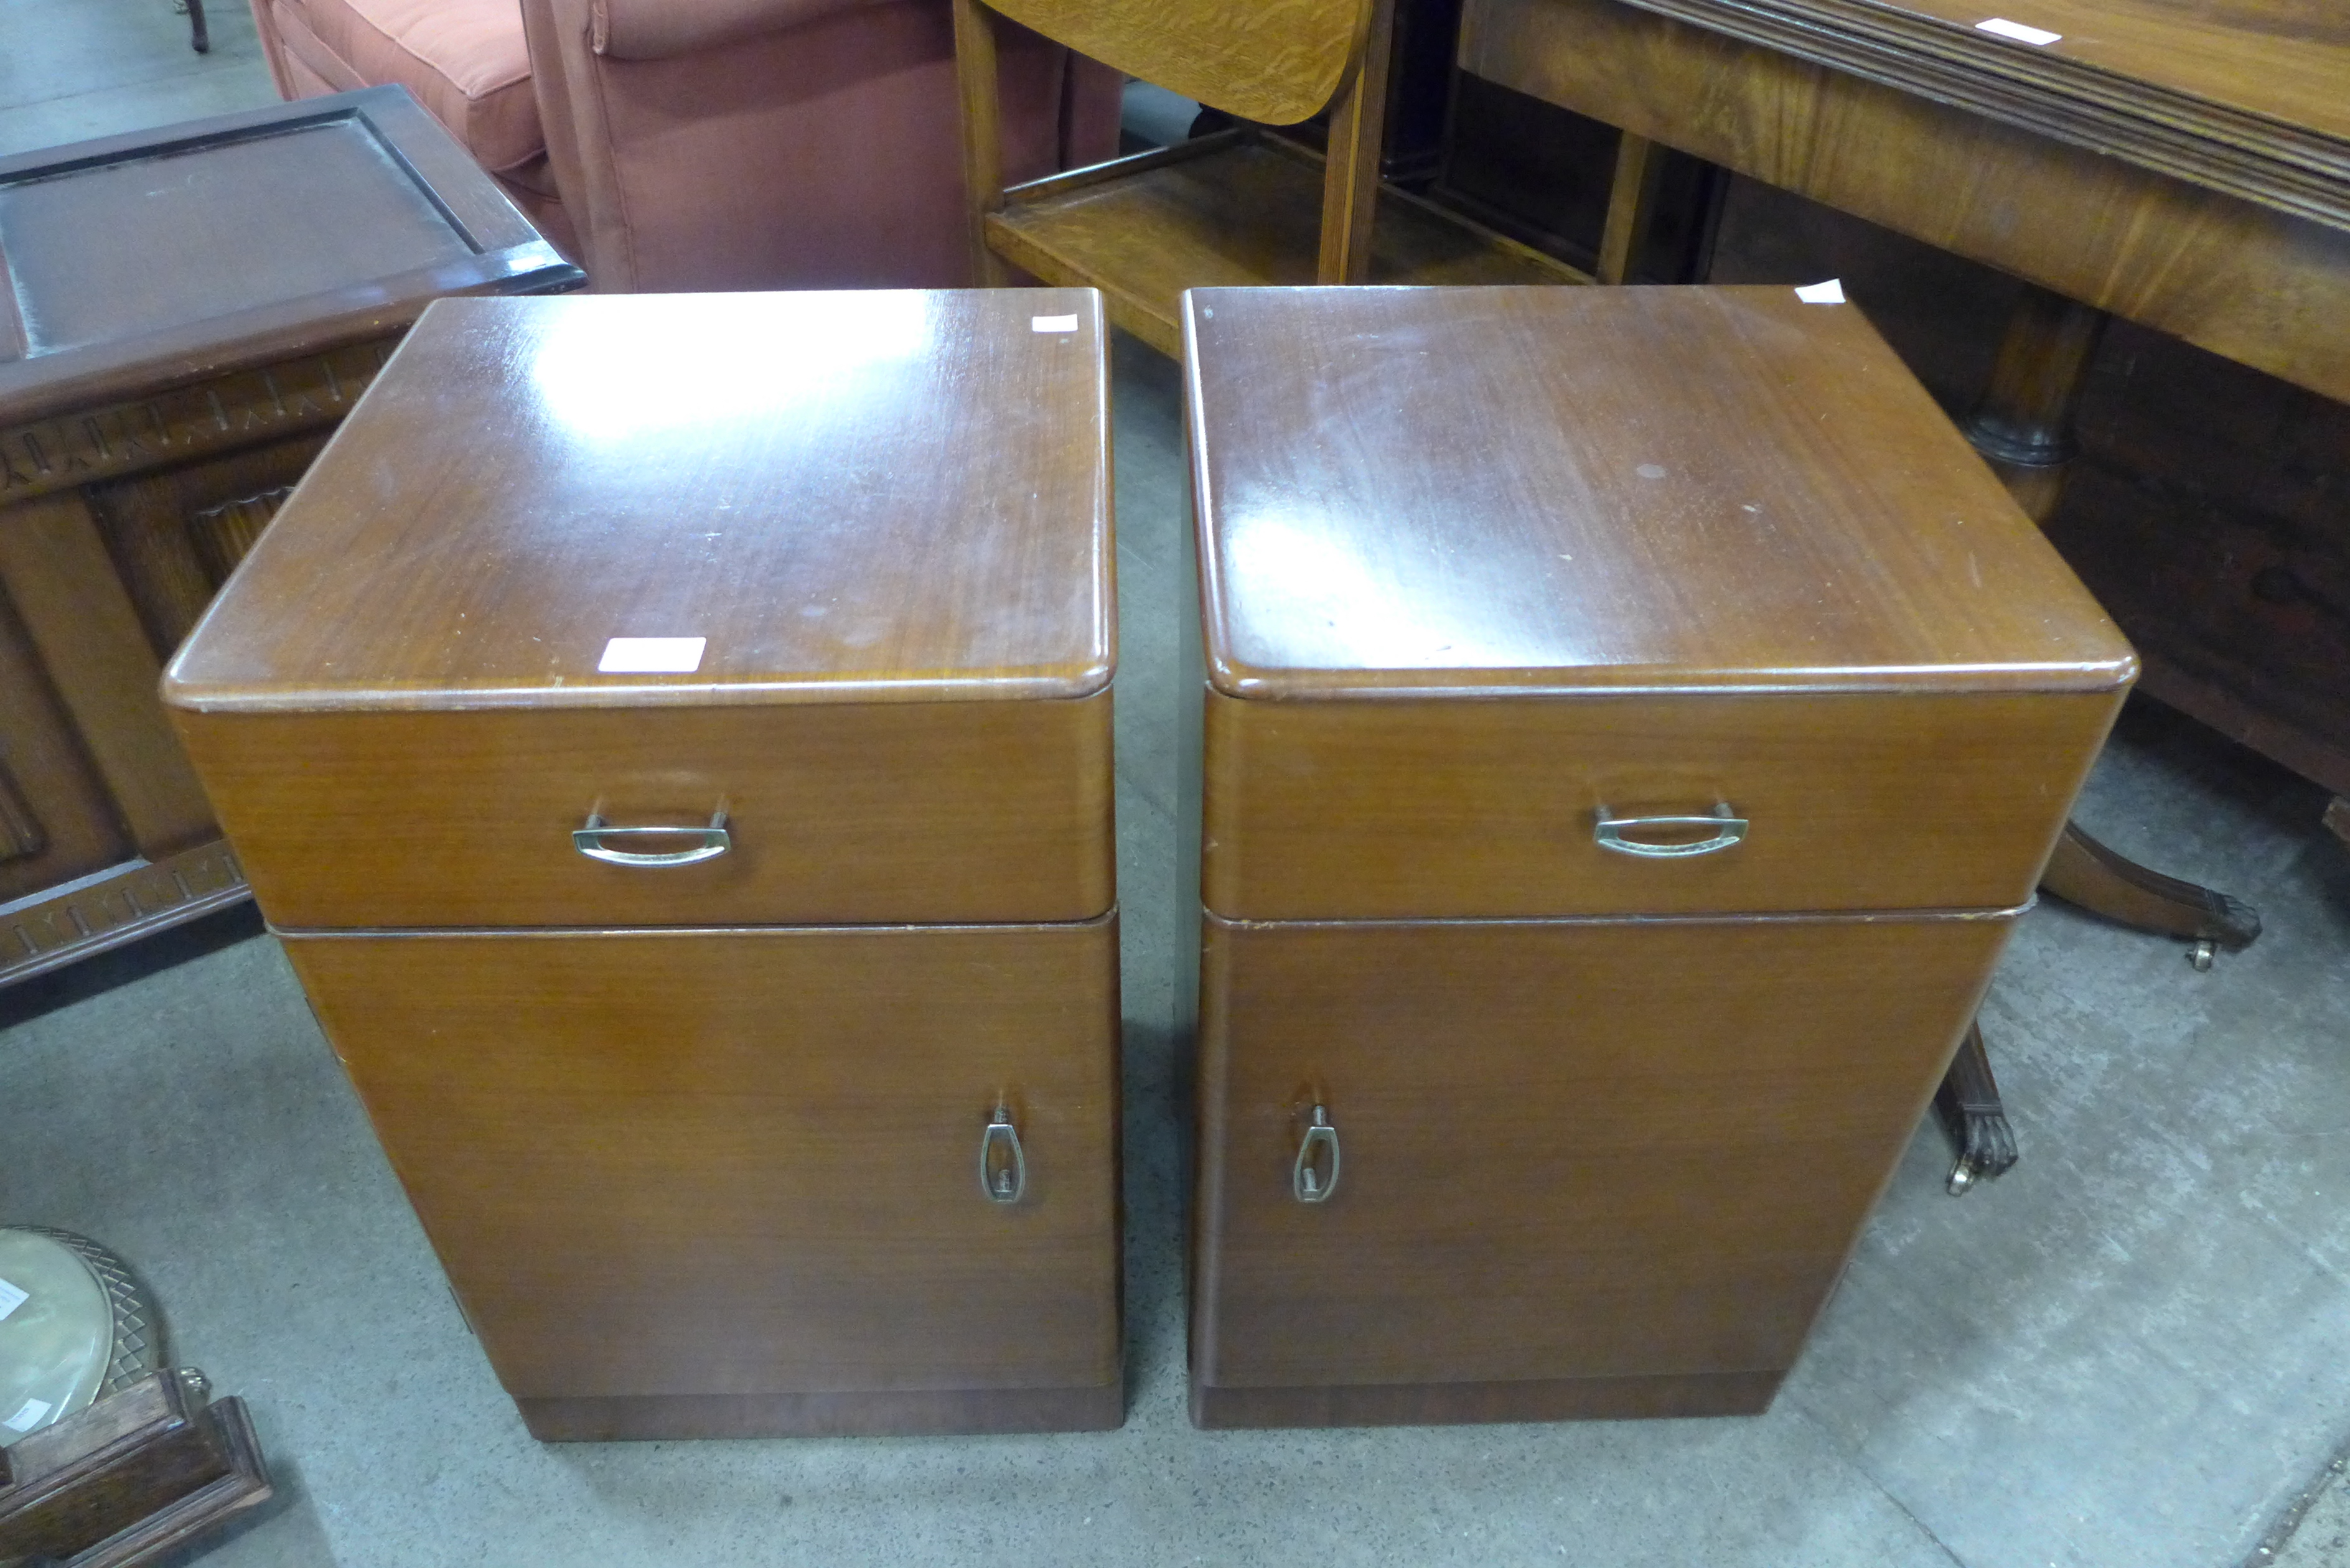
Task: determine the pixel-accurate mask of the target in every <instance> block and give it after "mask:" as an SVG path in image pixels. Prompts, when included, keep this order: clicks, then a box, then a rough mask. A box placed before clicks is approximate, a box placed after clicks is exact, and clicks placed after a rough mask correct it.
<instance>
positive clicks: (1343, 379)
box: [1185, 287, 2135, 699]
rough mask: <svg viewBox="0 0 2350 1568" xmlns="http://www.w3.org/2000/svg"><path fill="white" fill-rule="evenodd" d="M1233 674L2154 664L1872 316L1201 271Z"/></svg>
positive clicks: (1195, 399)
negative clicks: (1248, 285)
mask: <svg viewBox="0 0 2350 1568" xmlns="http://www.w3.org/2000/svg"><path fill="white" fill-rule="evenodd" d="M1185 335H1186V353H1185V366H1186V374H1187V378H1188V381H1189V406H1190V414H1191V441H1192V449H1193V450H1192V472H1193V478H1194V489H1195V493H1196V496H1197V506H1198V511H1199V516H1200V519H1201V540H1202V547H1201V550H1202V553H1201V561H1202V572H1203V581H1202V584H1201V590H1202V597H1203V600H1204V607H1205V616H1206V631H1207V652H1208V659H1209V664H1210V669H1211V674H1212V679H1213V680H1214V683H1215V685H1216V687H1217V689H1218V690H1219V691H1223V692H1226V693H1228V694H1231V695H1234V696H1241V697H1247V698H1263V699H1289V698H1300V697H1309V696H1314V697H1331V698H1347V699H1353V698H1399V697H1412V696H1421V695H1434V694H1438V693H1443V692H1454V693H1459V694H1462V695H1469V696H1480V697H1495V696H1503V695H1532V694H1544V695H1566V694H1575V693H1594V692H1638V691H1671V692H1691V691H1728V690H1737V691H1753V692H1763V691H1823V692H1825V691H1835V692H1840V693H1849V692H1855V691H2002V690H2004V691H2108V692H2110V691H2115V690H2116V689H2117V688H2119V687H2120V686H2122V685H2123V684H2125V683H2126V681H2127V680H2129V679H2130V677H2131V675H2132V673H2133V672H2134V670H2135V659H2133V657H2132V655H2131V654H2130V652H2129V649H2128V648H2127V645H2126V644H2125V643H2124V642H2123V641H2122V640H2121V638H2120V636H2119V634H2118V633H2117V632H2116V630H2115V629H2114V628H2113V625H2112V623H2111V622H2110V621H2109V620H2107V619H2106V616H2105V615H2104V613H2103V611H2101V610H2100V609H2099V608H2098V607H2097V606H2096V603H2095V601H2094V600H2093V599H2091V598H2090V597H2088V595H2087V593H2086V592H2085V591H2084V590H2083V589H2082V588H2081V587H2080V585H2079V584H2078V582H2076V581H2075V580H2074V577H2073V576H2072V574H2071V573H2070V572H2069V571H2067V570H2066V568H2065V567H2064V563H2063V561H2062V560H2061V558H2059V557H2058V556H2057V555H2056V553H2055V552H2054V550H2053V549H2052V548H2050V546H2049V545H2048V544H2047V542H2046V541H2045V540H2044V539H2043V538H2042V537H2041V535H2040V533H2039V530H2038V529H2037V528H2035V527H2034V526H2033V524H2032V522H2031V520H2030V519H2028V518H2026V517H2025V516H2023V514H2022V513H2021V512H2019V511H2018V510H2017V509H2016V506H2015V504H2014V503H2013V502H2012V500H2011V499H2010V498H2009V497H2008V495H2007V493H2006V492H2005V491H2004V490H2003V489H2002V487H2001V486H2000V485H1999V483H1997V482H1996V481H1995V480H1994V479H1993V478H1992V477H1991V474H1990V473H1989V472H1987V471H1986V470H1985V469H1984V467H1983V464H1982V462H1981V460H1980V459H1979V458H1978V457H1977V456H1976V455H1975V454H1974V452H1972V451H1971V450H1970V448H1969V447H1968V446H1967V444H1966V442H1965V441H1964V440H1963V439H1961V438H1960V435H1959V433H1958V431H1955V430H1954V429H1953V428H1952V427H1951V426H1950V421H1948V419H1946V418H1945V417H1944V416H1943V414H1942V413H1941V411H1940V410H1939V409H1938V408H1937V407H1936V406H1935V405H1934V402H1933V400H1931V399H1930V398H1929V397H1928V395H1927V394H1926V392H1925V390H1924V389H1923V388H1921V387H1919V386H1918V383H1917V381H1916V379H1914V378H1913V377H1911V376H1910V374H1909V373H1908V371H1907V370H1906V369H1903V367H1902V366H1901V364H1900V361H1899V360H1898V359H1897V358H1895V357H1894V355H1893V352H1892V350H1890V349H1889V348H1887V347H1886V346H1885V344H1884V341H1883V340H1882V339H1881V338H1879V337H1877V334H1876V333H1875V331H1874V330H1872V329H1871V328H1870V327H1869V326H1868V324H1867V321H1866V318H1865V317H1863V316H1862V315H1861V314H1860V312H1859V311H1858V310H1857V309H1856V308H1854V307H1852V306H1819V305H1807V304H1804V303H1803V302H1802V301H1800V300H1798V299H1797V298H1796V297H1795V296H1794V291H1793V290H1791V289H1786V288H1776V287H1754V288H1736V289H1673V288H1653V289H1642V288H1631V289H1605V290H1602V289H1536V288H1529V289H1476V290H1465V289H1464V290H1407V289H1379V290H1348V289H1320V290H1286V291H1276V290H1242V289H1233V290H1211V289H1200V290H1195V291H1194V292H1193V293H1192V294H1191V296H1189V297H1188V299H1187V301H1186V319H1185Z"/></svg>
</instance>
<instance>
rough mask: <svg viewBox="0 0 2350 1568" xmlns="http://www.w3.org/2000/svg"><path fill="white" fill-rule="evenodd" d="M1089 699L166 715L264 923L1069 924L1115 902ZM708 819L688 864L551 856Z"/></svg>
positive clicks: (1101, 738) (1104, 778) (1101, 767)
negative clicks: (591, 839) (612, 832)
mask: <svg viewBox="0 0 2350 1568" xmlns="http://www.w3.org/2000/svg"><path fill="white" fill-rule="evenodd" d="M1110 701H1111V698H1110V694H1109V693H1108V692H1107V691H1105V692H1102V693H1100V694H1098V695H1097V696H1094V697H1090V698H1086V699H1082V700H1077V701H1044V702H919V703H888V702H882V703H872V704H840V703H807V704H784V705H778V706H770V707H762V708H724V707H704V708H687V707H677V706H667V707H661V708H657V709H651V710H645V711H632V710H628V709H611V708H600V709H570V710H561V711H528V710H488V711H469V712H458V713H411V712H379V713H366V712H348V711H346V712H328V713H318V714H304V713H197V712H189V711H177V712H176V713H175V714H174V717H175V718H176V719H177V721H178V722H179V724H180V728H181V733H182V738H183V739H184V740H185V741H186V742H187V746H188V751H189V754H190V755H192V757H193V758H194V759H195V763H196V766H197V768H198V769H199V770H200V771H201V772H202V774H203V778H204V782H205V786H206V788H207V789H208V790H209V791H210V792H211V794H212V798H213V803H214V804H215V805H216V806H217V808H218V810H219V813H220V818H221V823H222V826H224V828H226V830H227V831H228V834H229V836H230V838H231V840H232V841H233V842H234V844H235V845H236V846H237V849H238V853H239V854H240V855H241V856H242V857H243V858H244V863H245V866H246V869H247V872H248V874H249V875H250V876H251V877H252V878H253V883H254V888H255V894H256V896H257V897H258V898H259V899H260V901H261V908H262V911H263V913H265V915H267V916H268V917H269V919H271V920H272V921H274V922H276V924H277V925H279V926H281V927H286V928H291V929H308V928H342V927H368V926H375V927H403V926H418V927H454V926H572V927H577V926H604V925H612V924H621V925H677V926H693V925H730V924H800V923H816V922H827V921H836V920H837V921H845V922H850V923H873V922H884V921H904V920H917V921H936V920H964V919H969V920H1081V919H1091V918H1092V917H1094V916H1096V915H1098V914H1100V913H1101V912H1102V911H1103V910H1105V909H1108V908H1109V907H1110V904H1111V902H1112V901H1113V898H1114V897H1115V894H1114V892H1113V879H1114V877H1115V874H1116V873H1115V869H1114V855H1113V842H1112V831H1111V808H1110V802H1111V776H1112V774H1111V762H1110V743H1111V742H1110V729H1111V724H1110ZM720 810H723V811H724V812H725V813H726V815H727V827H728V831H729V833H730V835H731V836H732V839H733V847H732V848H730V849H729V850H728V851H727V853H726V854H724V855H723V856H721V857H718V858H716V859H713V860H710V861H706V862H703V863H702V864H700V865H695V866H683V867H637V866H612V865H606V864H602V863H599V862H598V861H596V860H592V859H590V858H588V857H586V856H584V855H582V854H580V853H579V852H578V851H577V849H575V848H574V847H573V846H572V840H571V834H572V830H573V829H575V828H578V827H582V826H586V824H587V816H588V815H589V814H590V813H591V812H593V813H596V814H598V815H601V816H603V817H604V818H605V820H606V821H607V822H608V823H611V824H613V825H615V826H675V827H679V828H681V829H693V830H697V831H698V830H700V829H701V828H702V827H704V826H707V825H708V824H709V822H710V819H711V816H712V814H713V813H715V812H718V811H720ZM690 846H691V840H690V839H687V838H683V837H681V838H680V839H678V840H675V841H671V840H667V839H661V840H654V841H650V842H647V843H644V844H640V845H637V846H632V847H634V848H637V849H639V850H650V851H660V850H672V849H682V848H687V847H690Z"/></svg>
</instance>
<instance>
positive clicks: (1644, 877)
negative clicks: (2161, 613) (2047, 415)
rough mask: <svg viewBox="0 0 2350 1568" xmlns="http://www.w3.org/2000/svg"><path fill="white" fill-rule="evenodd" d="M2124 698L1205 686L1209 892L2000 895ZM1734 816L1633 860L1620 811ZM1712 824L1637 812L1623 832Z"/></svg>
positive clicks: (1372, 899) (2004, 898)
mask: <svg viewBox="0 0 2350 1568" xmlns="http://www.w3.org/2000/svg"><path fill="white" fill-rule="evenodd" d="M2121 699H2122V693H2121V692H2119V691H2111V692H2093V693H2085V694H2047V695H2029V696H1997V697H1990V696H1982V697H1969V696H1920V695H1898V696H1896V695H1848V696H1835V697H1819V696H1794V697H1784V696H1763V697H1756V696H1721V697H1661V698H1638V697H1625V698H1608V699H1574V700H1567V699H1561V700H1553V701H1364V702H1344V701H1247V700H1240V699H1233V698H1230V697H1226V696H1223V695H1222V694H1221V693H1218V692H1215V691H1210V692H1209V693H1208V697H1207V715H1206V732H1207V733H1206V755H1205V761H1204V764H1203V766H1204V781H1203V793H1204V796H1205V802H1204V807H1203V813H1204V836H1205V845H1206V847H1205V851H1204V857H1203V866H1202V871H1201V891H1202V895H1203V898H1204V900H1205V902H1206V904H1207V906H1208V908H1210V909H1213V910H1214V911H1216V912H1217V913H1218V914H1220V915H1223V916H1226V917H1229V918H1232V919H1252V920H1284V919H1479V918H1487V919H1507V918H1519V917H1533V918H1541V917H1544V916H1559V915H1614V914H1728V913H1749V912H1755V913H1760V912H1767V911H1799V912H1800V911H1808V910H1833V909H2006V908H2010V907H2012V906H2014V905H2018V904H2021V903H2023V902H2024V901H2025V900H2026V899H2028V898H2030V897H2031V896H2032V889H2033V885H2034V884H2035V883H2036V882H2037V881H2038V879H2039V875H2040V869H2041V867H2042V866H2043V864H2044V863H2045V862H2046V860H2047V857H2048V853H2049V850H2050V849H2051V848H2052V847H2053V846H2054V843H2055V839H2056V835H2057V833H2058V831H2059V830H2060V829H2061V828H2062V827H2063V826H2064V817H2065V815H2066V813H2067V812H2068V811H2069V810H2070V808H2071V806H2072V803H2073V797H2074V794H2075V793H2076V792H2077V791H2078V790H2079V788H2080V785H2081V782H2082V780H2083V779H2084V778H2085V776H2086V775H2087V773H2088V770H2089V766H2090V764H2091V763H2093V762H2094V761H2095V758H2096V754H2097V750H2098V748H2099V746H2100V745H2102V744H2103V743H2104V740H2105V734H2106V730H2107V729H2108V728H2109V727H2110V726H2111V725H2112V722H2113V720H2114V715H2115V714H2116V712H2117V711H2119V708H2120V704H2121ZM1603 805H1604V806H1605V807H1607V810H1608V812H1609V813H1610V814H1611V815H1613V816H1616V817H1619V818H1635V819H1638V818H1653V817H1659V816H1664V817H1694V816H1703V815H1709V814H1711V813H1713V812H1715V811H1716V810H1717V808H1718V807H1720V806H1721V805H1727V806H1728V807H1729V808H1730V812H1731V815H1734V816H1737V817H1740V818H1742V819H1743V820H1744V821H1745V822H1746V824H1747V826H1746V828H1745V834H1744V836H1743V837H1742V839H1740V840H1738V841H1737V842H1736V843H1734V844H1731V845H1730V846H1728V847H1725V848H1721V849H1718V850H1715V851H1713V852H1711V853H1704V854H1697V855H1684V856H1678V857H1646V856H1638V855H1633V854H1627V853H1623V852H1620V851H1617V850H1611V849H1607V848H1603V847H1602V846H1600V845H1599V844H1598V843H1597V842H1596V827H1597V825H1598V824H1597V814H1598V811H1599V809H1600V808H1601V807H1602V806H1603ZM1715 834H1716V830H1714V829H1712V828H1711V827H1706V828H1693V829H1676V830H1664V829H1656V828H1648V827H1640V826H1633V827H1629V828H1627V829H1625V830H1623V836H1625V837H1627V839H1630V840H1632V841H1633V842H1636V843H1638V842H1643V841H1647V842H1655V843H1667V844H1669V843H1673V842H1676V841H1678V842H1682V843H1687V842H1691V841H1702V840H1703V839H1706V838H1710V837H1713V836H1715Z"/></svg>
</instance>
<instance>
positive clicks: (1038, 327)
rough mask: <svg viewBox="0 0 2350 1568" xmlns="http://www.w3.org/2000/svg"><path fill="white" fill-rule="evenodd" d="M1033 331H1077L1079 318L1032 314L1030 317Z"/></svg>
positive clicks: (1030, 327) (1029, 323) (1029, 325)
mask: <svg viewBox="0 0 2350 1568" xmlns="http://www.w3.org/2000/svg"><path fill="white" fill-rule="evenodd" d="M1028 327H1029V330H1031V331H1033V332H1075V331H1076V329H1077V318H1076V317H1074V316H1032V317H1029V318H1028Z"/></svg>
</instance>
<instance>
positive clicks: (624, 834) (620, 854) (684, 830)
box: [571, 811, 734, 866]
mask: <svg viewBox="0 0 2350 1568" xmlns="http://www.w3.org/2000/svg"><path fill="white" fill-rule="evenodd" d="M689 833H691V834H699V835H701V836H702V842H701V843H700V844H698V845H696V846H694V847H692V848H691V849H669V850H661V851H658V852H648V851H645V850H641V849H615V848H613V847H612V840H614V839H616V838H619V839H628V838H675V837H677V836H680V835H681V834H689ZM571 847H572V848H574V849H577V851H579V853H580V854H582V855H585V856H586V857H587V858H588V859H590V860H601V861H603V862H604V863H605V864H607V865H609V866H693V865H698V864H699V863H701V862H702V861H704V860H715V859H717V858H718V857H720V856H722V855H723V854H725V853H726V852H727V851H728V850H729V849H732V848H733V847H734V840H733V838H732V837H730V836H728V834H727V832H726V814H725V813H724V812H723V811H722V812H719V813H718V814H717V815H714V816H712V818H711V819H710V826H708V827H613V826H609V825H608V824H607V823H606V822H605V821H604V819H603V818H602V817H600V816H598V815H595V814H594V813H593V812H590V813H589V814H588V816H587V826H585V827H575V828H573V829H572V830H571Z"/></svg>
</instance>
